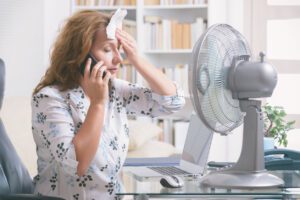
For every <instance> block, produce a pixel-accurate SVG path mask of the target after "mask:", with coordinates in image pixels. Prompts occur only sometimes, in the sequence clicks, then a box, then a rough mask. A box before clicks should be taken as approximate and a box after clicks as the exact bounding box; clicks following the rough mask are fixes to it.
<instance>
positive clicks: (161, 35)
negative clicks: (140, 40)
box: [144, 16, 206, 50]
mask: <svg viewBox="0 0 300 200" xmlns="http://www.w3.org/2000/svg"><path fill="white" fill-rule="evenodd" d="M144 22H145V24H144V31H145V38H146V40H145V41H146V42H145V49H147V50H153V49H162V50H171V49H191V48H192V46H193V44H194V43H195V42H196V41H197V39H198V38H199V37H200V36H201V34H202V33H203V32H204V31H205V29H206V22H205V20H204V19H203V18H200V17H199V18H197V19H196V20H195V22H193V23H180V22H178V21H177V20H169V19H163V18H161V17H159V16H144Z"/></svg>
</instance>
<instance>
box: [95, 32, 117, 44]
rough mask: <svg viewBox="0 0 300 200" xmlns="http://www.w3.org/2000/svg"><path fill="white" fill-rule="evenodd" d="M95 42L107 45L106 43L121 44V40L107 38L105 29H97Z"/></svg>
mask: <svg viewBox="0 0 300 200" xmlns="http://www.w3.org/2000/svg"><path fill="white" fill-rule="evenodd" d="M95 43H96V44H97V45H101V46H103V45H106V44H111V45H114V46H119V42H118V41H117V40H112V39H108V38H107V34H106V31H105V29H104V30H99V31H97V33H96V39H95Z"/></svg>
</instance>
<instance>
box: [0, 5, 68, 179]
mask: <svg viewBox="0 0 300 200" xmlns="http://www.w3.org/2000/svg"><path fill="white" fill-rule="evenodd" d="M69 13H70V5H69V0H26V1H24V0H1V1H0V57H1V58H2V59H3V60H4V61H5V63H6V86H5V98H4V104H3V109H2V110H1V112H0V114H1V118H2V119H3V122H4V124H5V127H6V130H7V133H8V135H9V137H10V138H11V140H12V142H13V144H14V146H15V148H16V150H17V152H18V154H19V155H20V157H21V159H22V160H23V162H24V164H25V165H26V166H27V168H28V169H29V172H30V174H31V175H32V176H34V175H35V174H36V153H35V144H34V142H33V138H32V133H31V109H30V99H31V93H32V90H33V88H34V87H35V86H36V84H37V83H38V82H39V80H40V78H41V76H42V75H43V74H44V73H45V70H46V68H47V66H48V63H49V49H50V46H51V44H52V42H53V39H54V38H55V36H56V33H57V30H58V26H59V24H60V23H61V22H62V21H63V19H64V18H65V17H67V16H68V15H69Z"/></svg>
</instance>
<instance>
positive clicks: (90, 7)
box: [74, 6, 136, 10]
mask: <svg viewBox="0 0 300 200" xmlns="http://www.w3.org/2000/svg"><path fill="white" fill-rule="evenodd" d="M118 8H122V9H126V10H136V6H75V7H74V9H75V10H86V9H88V10H117V9H118Z"/></svg>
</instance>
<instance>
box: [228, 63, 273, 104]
mask: <svg viewBox="0 0 300 200" xmlns="http://www.w3.org/2000/svg"><path fill="white" fill-rule="evenodd" d="M228 83H229V89H230V90H231V91H232V97H233V98H234V99H248V98H261V97H270V96H272V93H273V90H274V88H275V86H276V84H277V72H276V70H275V69H274V67H273V66H272V65H271V64H269V63H266V62H251V61H244V60H241V61H238V62H236V64H233V65H232V66H231V69H230V71H229V75H228Z"/></svg>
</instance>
